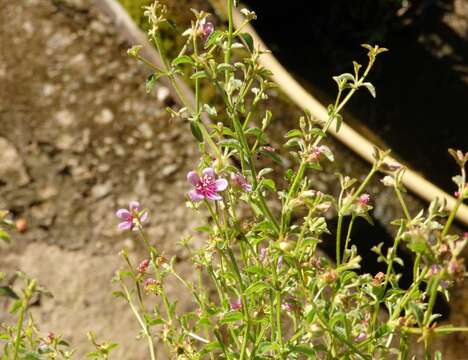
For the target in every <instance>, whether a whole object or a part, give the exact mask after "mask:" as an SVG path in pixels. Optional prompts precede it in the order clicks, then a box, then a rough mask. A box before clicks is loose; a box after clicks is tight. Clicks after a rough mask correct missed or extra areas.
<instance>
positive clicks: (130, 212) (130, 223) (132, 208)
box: [115, 201, 148, 230]
mask: <svg viewBox="0 0 468 360" xmlns="http://www.w3.org/2000/svg"><path fill="white" fill-rule="evenodd" d="M115 214H116V215H117V217H118V218H120V219H121V220H123V221H122V222H121V223H120V224H119V225H118V228H119V229H120V230H136V229H137V228H138V226H141V224H142V223H144V222H145V221H146V220H147V219H148V212H147V211H144V212H143V213H141V211H140V203H139V202H138V201H132V202H130V204H129V205H128V209H119V210H117V212H116V213H115Z"/></svg>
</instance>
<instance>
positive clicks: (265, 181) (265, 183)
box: [261, 179, 276, 192]
mask: <svg viewBox="0 0 468 360" xmlns="http://www.w3.org/2000/svg"><path fill="white" fill-rule="evenodd" d="M261 185H262V186H264V187H266V188H268V189H269V190H271V191H273V192H276V184H275V182H274V181H273V180H272V179H262V181H261Z"/></svg>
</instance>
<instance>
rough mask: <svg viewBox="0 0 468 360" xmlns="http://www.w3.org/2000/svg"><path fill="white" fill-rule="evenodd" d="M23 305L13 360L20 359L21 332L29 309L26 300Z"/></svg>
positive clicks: (17, 327)
mask: <svg viewBox="0 0 468 360" xmlns="http://www.w3.org/2000/svg"><path fill="white" fill-rule="evenodd" d="M22 302H23V303H22V304H21V308H20V313H19V317H18V322H17V325H16V337H15V348H14V353H13V360H17V359H18V351H19V346H20V343H21V332H22V330H23V320H24V314H25V312H26V309H27V307H28V302H27V300H26V298H25V299H24V300H23V301H22Z"/></svg>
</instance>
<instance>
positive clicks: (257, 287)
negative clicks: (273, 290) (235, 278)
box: [244, 281, 270, 296]
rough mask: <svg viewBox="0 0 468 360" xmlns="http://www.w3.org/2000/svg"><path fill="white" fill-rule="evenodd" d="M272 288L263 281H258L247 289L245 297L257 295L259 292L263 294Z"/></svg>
mask: <svg viewBox="0 0 468 360" xmlns="http://www.w3.org/2000/svg"><path fill="white" fill-rule="evenodd" d="M269 287H270V286H269V285H268V284H265V283H264V282H263V281H257V282H256V283H253V284H252V285H250V286H249V287H248V288H247V289H245V291H244V295H245V296H249V295H252V294H256V293H258V292H261V291H263V290H265V289H268V288H269Z"/></svg>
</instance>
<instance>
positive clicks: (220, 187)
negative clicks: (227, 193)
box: [187, 168, 228, 201]
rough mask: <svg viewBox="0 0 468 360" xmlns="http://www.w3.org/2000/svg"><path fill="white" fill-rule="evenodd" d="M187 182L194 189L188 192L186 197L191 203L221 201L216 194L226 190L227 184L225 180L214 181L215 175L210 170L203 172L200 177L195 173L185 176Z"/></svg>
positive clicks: (191, 172)
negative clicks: (205, 200) (204, 200)
mask: <svg viewBox="0 0 468 360" xmlns="http://www.w3.org/2000/svg"><path fill="white" fill-rule="evenodd" d="M187 180H188V182H189V183H191V184H192V185H193V186H195V189H193V190H190V191H189V193H188V195H189V197H190V199H191V200H192V201H201V200H203V199H208V200H221V199H222V197H221V196H220V195H219V194H218V192H221V191H224V190H226V188H227V186H228V182H227V180H226V179H221V178H220V179H216V174H215V172H214V170H213V169H212V168H206V169H205V170H203V176H202V177H200V176H199V175H198V174H197V173H196V172H195V171H190V172H189V173H188V174H187Z"/></svg>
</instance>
